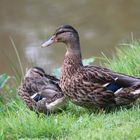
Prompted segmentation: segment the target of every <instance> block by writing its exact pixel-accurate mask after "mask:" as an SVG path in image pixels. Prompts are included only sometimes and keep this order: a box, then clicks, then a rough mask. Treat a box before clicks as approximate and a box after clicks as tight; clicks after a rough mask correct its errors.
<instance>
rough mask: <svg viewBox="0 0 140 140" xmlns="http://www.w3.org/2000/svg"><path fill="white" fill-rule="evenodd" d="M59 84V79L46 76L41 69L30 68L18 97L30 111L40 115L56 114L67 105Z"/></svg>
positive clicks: (20, 87)
mask: <svg viewBox="0 0 140 140" xmlns="http://www.w3.org/2000/svg"><path fill="white" fill-rule="evenodd" d="M59 82H60V80H59V79H57V78H56V77H54V76H51V75H48V74H46V73H45V71H44V70H43V69H42V68H40V67H32V68H30V69H28V70H27V71H26V74H25V76H24V80H23V81H22V83H21V85H20V86H19V88H18V95H19V96H20V97H21V99H22V100H23V101H24V102H25V103H26V105H27V106H28V107H29V108H30V109H31V110H35V111H36V112H40V113H48V112H57V111H58V110H63V109H64V108H65V107H66V103H67V99H66V97H65V96H64V94H63V92H62V90H61V88H60V87H59Z"/></svg>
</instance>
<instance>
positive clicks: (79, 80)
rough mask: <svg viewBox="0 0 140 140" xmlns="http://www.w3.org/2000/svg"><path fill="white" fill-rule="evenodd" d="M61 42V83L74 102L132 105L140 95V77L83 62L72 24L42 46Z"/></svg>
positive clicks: (93, 105) (99, 106)
mask: <svg viewBox="0 0 140 140" xmlns="http://www.w3.org/2000/svg"><path fill="white" fill-rule="evenodd" d="M57 42H62V43H64V44H65V45H66V50H67V51H66V54H65V58H64V62H63V65H62V69H61V78H60V87H61V89H62V91H63V92H64V94H65V95H66V96H67V97H68V98H69V99H70V100H71V101H72V102H74V103H75V104H77V105H79V106H83V107H87V108H90V109H95V108H98V109H100V108H102V109H104V108H112V107H115V106H122V105H129V104H132V103H133V102H135V101H136V99H137V98H138V97H140V79H139V78H136V77H132V76H128V75H125V74H121V73H116V72H113V71H111V70H110V69H107V68H102V67H99V66H94V65H93V66H83V63H82V56H81V50H80V41H79V35H78V32H77V31H76V30H75V29H74V28H73V27H72V26H70V25H63V26H61V27H59V28H58V29H57V30H56V31H55V33H54V34H53V36H52V37H51V38H50V39H49V40H48V41H46V42H45V43H43V44H42V47H46V46H50V45H52V44H53V43H57Z"/></svg>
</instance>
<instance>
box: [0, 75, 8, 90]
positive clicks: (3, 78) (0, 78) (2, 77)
mask: <svg viewBox="0 0 140 140" xmlns="http://www.w3.org/2000/svg"><path fill="white" fill-rule="evenodd" d="M9 78H10V76H8V75H7V74H2V75H0V89H1V88H3V87H4V85H5V84H6V82H7V81H8V79H9Z"/></svg>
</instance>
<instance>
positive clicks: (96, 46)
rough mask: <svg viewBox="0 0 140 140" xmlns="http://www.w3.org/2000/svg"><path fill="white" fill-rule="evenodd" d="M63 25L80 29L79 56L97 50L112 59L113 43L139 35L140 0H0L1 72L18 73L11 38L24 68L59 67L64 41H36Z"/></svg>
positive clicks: (114, 45)
mask: <svg viewBox="0 0 140 140" xmlns="http://www.w3.org/2000/svg"><path fill="white" fill-rule="evenodd" d="M62 24H70V25H72V26H74V27H75V28H76V29H77V30H78V31H79V34H80V40H81V48H82V55H83V58H89V57H92V56H96V57H98V56H101V52H103V53H104V54H105V55H107V56H108V57H111V56H113V55H114V54H115V47H116V46H118V44H120V43H122V42H126V41H127V40H129V41H131V34H133V37H134V38H135V39H139V38H140V0H116V1H115V0H114V1H112V0H105V1H99V0H71V1H65V0H61V1H60V0H54V1H52V0H42V1H39V0H12V1H9V0H0V73H4V72H6V73H8V74H11V75H13V74H14V73H15V72H14V70H15V69H16V70H17V71H19V72H20V69H19V63H18V60H17V57H16V55H15V51H14V49H13V45H12V43H11V41H10V39H9V38H10V37H11V38H12V40H13V41H14V44H15V46H16V48H17V50H18V52H19V55H20V57H21V61H22V65H23V67H24V69H25V68H26V67H29V66H31V65H37V66H41V67H44V68H45V69H46V70H47V71H48V72H51V71H52V69H53V68H56V67H60V66H61V65H62V62H63V57H64V53H65V47H64V45H62V44H59V45H57V46H56V45H55V46H54V47H51V48H45V49H41V48H40V45H41V43H42V42H44V41H45V40H47V38H48V37H49V36H50V35H52V33H54V31H55V29H56V28H57V27H58V26H60V25H62ZM60 46H61V47H60Z"/></svg>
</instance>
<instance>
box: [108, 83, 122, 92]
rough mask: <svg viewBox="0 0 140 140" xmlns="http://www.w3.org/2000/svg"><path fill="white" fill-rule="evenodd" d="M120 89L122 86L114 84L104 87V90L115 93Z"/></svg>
mask: <svg viewBox="0 0 140 140" xmlns="http://www.w3.org/2000/svg"><path fill="white" fill-rule="evenodd" d="M120 88H122V86H120V85H118V84H116V83H110V84H109V85H107V86H106V89H107V90H109V91H112V92H116V91H117V90H118V89H120Z"/></svg>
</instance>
